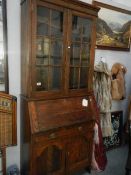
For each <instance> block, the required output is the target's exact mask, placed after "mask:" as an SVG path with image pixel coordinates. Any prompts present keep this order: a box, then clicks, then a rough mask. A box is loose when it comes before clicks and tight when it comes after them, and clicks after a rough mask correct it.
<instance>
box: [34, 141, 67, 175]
mask: <svg viewBox="0 0 131 175" xmlns="http://www.w3.org/2000/svg"><path fill="white" fill-rule="evenodd" d="M34 153H35V155H34V156H33V157H34V160H33V167H32V170H33V175H36V174H37V175H63V172H64V165H65V153H64V148H63V147H62V146H61V145H58V144H50V145H46V146H43V147H38V148H36V149H35V150H34Z"/></svg>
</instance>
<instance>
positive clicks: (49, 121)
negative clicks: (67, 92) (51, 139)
mask: <svg viewBox="0 0 131 175" xmlns="http://www.w3.org/2000/svg"><path fill="white" fill-rule="evenodd" d="M28 109H29V118H30V124H31V132H32V133H37V132H41V131H48V130H50V129H53V128H59V127H63V126H70V125H73V124H76V123H81V122H85V121H91V120H94V116H93V115H92V111H91V109H90V100H89V99H88V98H87V97H85V98H84V97H75V98H64V99H56V100H48V101H29V102H28Z"/></svg>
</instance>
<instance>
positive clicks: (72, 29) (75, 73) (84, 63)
mask: <svg viewBox="0 0 131 175" xmlns="http://www.w3.org/2000/svg"><path fill="white" fill-rule="evenodd" d="M69 16H70V25H69V32H68V38H70V39H69V41H68V45H69V46H68V48H69V51H68V60H69V90H70V93H71V94H72V93H74V92H76V91H79V92H81V93H82V92H84V93H85V92H86V93H87V92H88V90H89V89H90V87H89V86H90V83H92V82H91V80H92V78H93V77H92V74H91V70H92V69H93V67H92V65H93V63H94V62H93V56H94V55H93V52H94V36H95V33H94V31H95V27H94V19H93V17H91V16H88V15H85V14H83V13H78V12H76V11H70V14H69Z"/></svg>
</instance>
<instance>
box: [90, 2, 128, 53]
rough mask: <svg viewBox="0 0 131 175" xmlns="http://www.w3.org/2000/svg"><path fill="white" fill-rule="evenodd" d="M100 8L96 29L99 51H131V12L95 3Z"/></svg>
mask: <svg viewBox="0 0 131 175" xmlns="http://www.w3.org/2000/svg"><path fill="white" fill-rule="evenodd" d="M93 2H94V4H95V5H97V6H99V7H100V11H99V13H98V20H97V27H96V35H97V36H96V46H97V48H98V49H110V50H120V51H121V50H125V51H129V50H130V37H131V11H128V10H124V9H120V8H118V7H113V6H111V5H107V4H104V3H101V2H98V1H93Z"/></svg>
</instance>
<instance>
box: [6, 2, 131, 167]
mask: <svg viewBox="0 0 131 175" xmlns="http://www.w3.org/2000/svg"><path fill="white" fill-rule="evenodd" d="M82 1H84V2H87V3H92V0H82ZM101 1H102V0H101ZM105 1H107V0H105ZM109 2H110V3H111V2H112V3H114V2H117V3H121V4H120V6H121V7H122V6H123V5H122V3H123V0H114V1H112V0H111V1H109ZM125 2H126V6H128V7H129V6H131V2H130V1H129V0H124V5H125ZM7 12H8V13H7V17H8V53H9V54H8V59H9V92H10V94H12V95H15V96H16V97H17V99H18V106H17V130H18V132H17V139H18V146H15V147H11V148H8V149H7V167H8V166H9V165H12V164H17V165H18V167H20V0H7ZM101 57H103V58H105V61H106V62H107V64H108V65H109V67H110V68H111V66H112V64H113V63H115V62H120V63H123V64H124V65H125V66H126V67H127V70H128V71H127V74H126V90H127V97H128V96H129V94H131V87H130V85H131V78H130V77H131V52H120V51H109V50H107V51H103V50H96V56H95V58H96V59H95V62H98V61H99V60H100V58H101ZM127 103H128V100H127V98H126V99H125V100H122V101H119V102H115V101H113V105H112V111H116V110H123V111H124V118H125V119H126V111H127Z"/></svg>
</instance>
